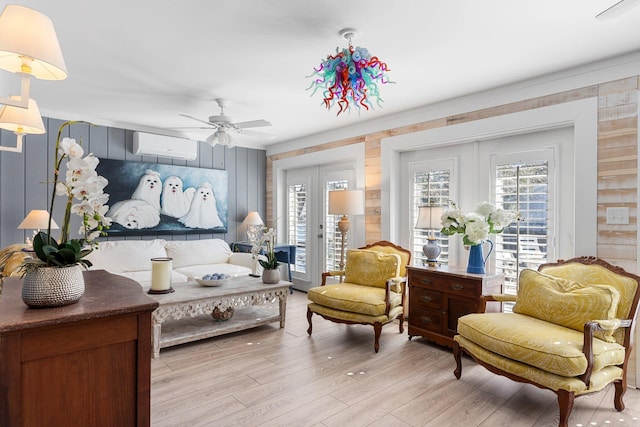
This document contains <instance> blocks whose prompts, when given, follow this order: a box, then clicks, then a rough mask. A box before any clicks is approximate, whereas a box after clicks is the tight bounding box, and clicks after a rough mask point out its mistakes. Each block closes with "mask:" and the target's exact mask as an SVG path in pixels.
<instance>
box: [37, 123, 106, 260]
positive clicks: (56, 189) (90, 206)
mask: <svg viewBox="0 0 640 427" xmlns="http://www.w3.org/2000/svg"><path fill="white" fill-rule="evenodd" d="M74 123H79V122H76V121H69V122H65V123H63V124H62V126H60V129H59V130H58V138H57V139H56V147H55V159H54V174H53V191H52V194H51V204H50V207H49V225H48V227H47V232H46V233H45V232H39V233H38V234H36V236H35V237H34V239H33V250H34V252H35V253H36V256H37V257H38V259H37V260H33V261H32V262H30V263H29V264H28V265H26V268H27V269H28V268H37V267H40V266H42V265H47V266H58V267H64V266H68V265H73V264H77V263H80V264H83V265H85V266H87V267H90V266H91V262H90V261H89V260H85V259H82V258H84V257H85V256H87V255H88V254H89V253H91V252H92V251H93V249H94V248H95V247H96V246H97V243H95V242H94V240H95V239H96V238H98V237H99V236H101V235H105V234H106V230H107V229H108V228H109V226H110V225H111V219H110V218H109V217H107V216H105V215H106V213H107V211H108V210H109V207H108V206H107V205H106V203H107V202H108V200H109V195H108V194H106V193H105V192H104V188H105V187H106V186H107V184H108V181H107V180H106V178H104V177H102V176H100V175H98V173H97V172H96V167H97V166H98V163H99V160H98V158H96V157H95V156H94V155H93V154H88V155H87V156H85V157H82V156H83V155H84V150H83V149H82V146H81V145H80V144H78V143H77V142H76V141H75V140H74V139H72V138H62V139H61V136H62V131H63V129H64V128H65V127H66V126H69V125H71V124H74ZM65 159H67V164H66V167H67V171H66V174H65V180H64V182H63V181H60V180H59V174H60V168H61V166H62V162H63V160H65ZM56 196H65V197H66V199H67V204H66V208H65V212H64V221H63V222H62V226H61V233H60V240H59V241H56V240H55V239H54V238H53V237H51V213H52V212H53V206H54V201H55V199H56ZM74 200H75V201H77V202H78V203H73V202H74ZM72 213H73V214H76V215H79V216H80V217H82V225H81V226H80V230H79V234H80V235H81V236H83V237H82V238H81V239H69V231H70V230H69V228H70V222H71V214H72Z"/></svg>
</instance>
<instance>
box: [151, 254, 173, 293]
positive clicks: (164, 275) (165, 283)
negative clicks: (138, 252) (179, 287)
mask: <svg viewBox="0 0 640 427" xmlns="http://www.w3.org/2000/svg"><path fill="white" fill-rule="evenodd" d="M169 288H171V258H151V290H152V291H166V290H168V289H169Z"/></svg>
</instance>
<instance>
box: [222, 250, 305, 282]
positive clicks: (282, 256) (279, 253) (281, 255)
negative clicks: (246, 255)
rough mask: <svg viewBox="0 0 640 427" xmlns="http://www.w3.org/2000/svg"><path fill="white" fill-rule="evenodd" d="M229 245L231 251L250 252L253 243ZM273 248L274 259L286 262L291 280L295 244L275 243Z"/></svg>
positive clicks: (294, 259) (294, 258)
mask: <svg viewBox="0 0 640 427" xmlns="http://www.w3.org/2000/svg"><path fill="white" fill-rule="evenodd" d="M230 246H231V250H232V251H233V252H251V248H252V246H253V245H252V244H251V243H249V242H234V243H231V245H230ZM273 249H274V251H275V253H276V259H277V260H278V261H280V262H283V263H285V264H287V270H288V272H289V281H290V282H291V266H292V265H295V264H296V246H295V245H288V244H276V246H275V247H274V248H273Z"/></svg>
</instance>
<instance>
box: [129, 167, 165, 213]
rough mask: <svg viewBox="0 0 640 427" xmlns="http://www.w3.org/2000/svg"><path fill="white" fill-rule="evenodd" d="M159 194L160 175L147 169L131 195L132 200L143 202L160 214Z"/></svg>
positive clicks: (160, 191) (160, 186) (160, 188)
mask: <svg viewBox="0 0 640 427" xmlns="http://www.w3.org/2000/svg"><path fill="white" fill-rule="evenodd" d="M160 193H162V180H161V179H160V174H159V173H158V172H156V171H153V170H151V169H147V170H146V171H145V174H144V175H142V177H141V178H140V181H138V186H137V187H136V190H135V191H134V192H133V194H132V195H131V198H132V199H134V200H144V201H145V202H147V203H148V204H150V205H151V206H153V207H154V209H155V210H156V211H158V212H160Z"/></svg>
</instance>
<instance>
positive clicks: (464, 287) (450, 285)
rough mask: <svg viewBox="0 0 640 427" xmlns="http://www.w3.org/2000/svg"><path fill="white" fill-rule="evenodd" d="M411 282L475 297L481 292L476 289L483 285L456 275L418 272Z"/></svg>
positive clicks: (420, 285) (423, 286) (424, 286)
mask: <svg viewBox="0 0 640 427" xmlns="http://www.w3.org/2000/svg"><path fill="white" fill-rule="evenodd" d="M411 284H412V285H414V286H419V287H422V288H428V289H432V290H436V291H442V292H448V293H451V294H455V295H461V296H466V297H475V296H476V295H479V294H480V290H478V289H476V288H477V287H478V286H482V283H481V282H478V281H476V280H472V279H465V278H460V277H455V276H450V277H442V276H438V275H430V274H416V275H414V276H413V277H412V278H411Z"/></svg>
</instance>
